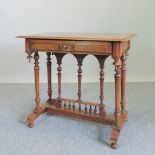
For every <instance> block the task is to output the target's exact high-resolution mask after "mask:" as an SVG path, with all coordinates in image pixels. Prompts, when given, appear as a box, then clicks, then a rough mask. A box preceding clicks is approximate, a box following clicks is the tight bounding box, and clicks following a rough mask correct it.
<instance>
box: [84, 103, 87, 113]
mask: <svg viewBox="0 0 155 155" xmlns="http://www.w3.org/2000/svg"><path fill="white" fill-rule="evenodd" d="M84 110H85V112H87V104H85V108H84Z"/></svg>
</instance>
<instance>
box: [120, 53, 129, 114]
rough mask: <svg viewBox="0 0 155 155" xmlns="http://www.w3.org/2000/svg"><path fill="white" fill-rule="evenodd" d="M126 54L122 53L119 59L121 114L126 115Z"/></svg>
mask: <svg viewBox="0 0 155 155" xmlns="http://www.w3.org/2000/svg"><path fill="white" fill-rule="evenodd" d="M127 55H128V53H124V54H123V55H122V57H121V61H122V68H121V111H122V114H126V113H127V111H126V59H127Z"/></svg>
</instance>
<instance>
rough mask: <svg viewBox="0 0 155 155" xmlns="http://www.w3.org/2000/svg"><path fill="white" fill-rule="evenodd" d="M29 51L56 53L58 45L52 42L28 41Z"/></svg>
mask: <svg viewBox="0 0 155 155" xmlns="http://www.w3.org/2000/svg"><path fill="white" fill-rule="evenodd" d="M30 49H31V50H38V51H58V50H59V44H58V42H55V41H52V40H37V39H33V40H31V41H30Z"/></svg>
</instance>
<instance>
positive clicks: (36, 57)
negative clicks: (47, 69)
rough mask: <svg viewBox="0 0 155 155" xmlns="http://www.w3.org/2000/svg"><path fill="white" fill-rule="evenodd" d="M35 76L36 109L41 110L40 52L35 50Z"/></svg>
mask: <svg viewBox="0 0 155 155" xmlns="http://www.w3.org/2000/svg"><path fill="white" fill-rule="evenodd" d="M34 60H35V63H34V77H35V91H36V97H35V102H36V108H35V111H36V112H38V111H39V104H40V88H39V54H38V52H35V54H34Z"/></svg>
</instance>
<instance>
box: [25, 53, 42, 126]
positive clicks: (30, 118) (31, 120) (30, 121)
mask: <svg viewBox="0 0 155 155" xmlns="http://www.w3.org/2000/svg"><path fill="white" fill-rule="evenodd" d="M34 61H35V63H34V76H35V92H36V96H35V103H36V107H35V109H34V111H33V113H31V114H29V115H28V117H27V123H28V126H29V127H33V126H34V121H35V119H36V118H37V117H39V116H40V115H41V114H42V113H43V112H45V108H43V107H41V106H40V93H39V54H38V52H35V54H34Z"/></svg>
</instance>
